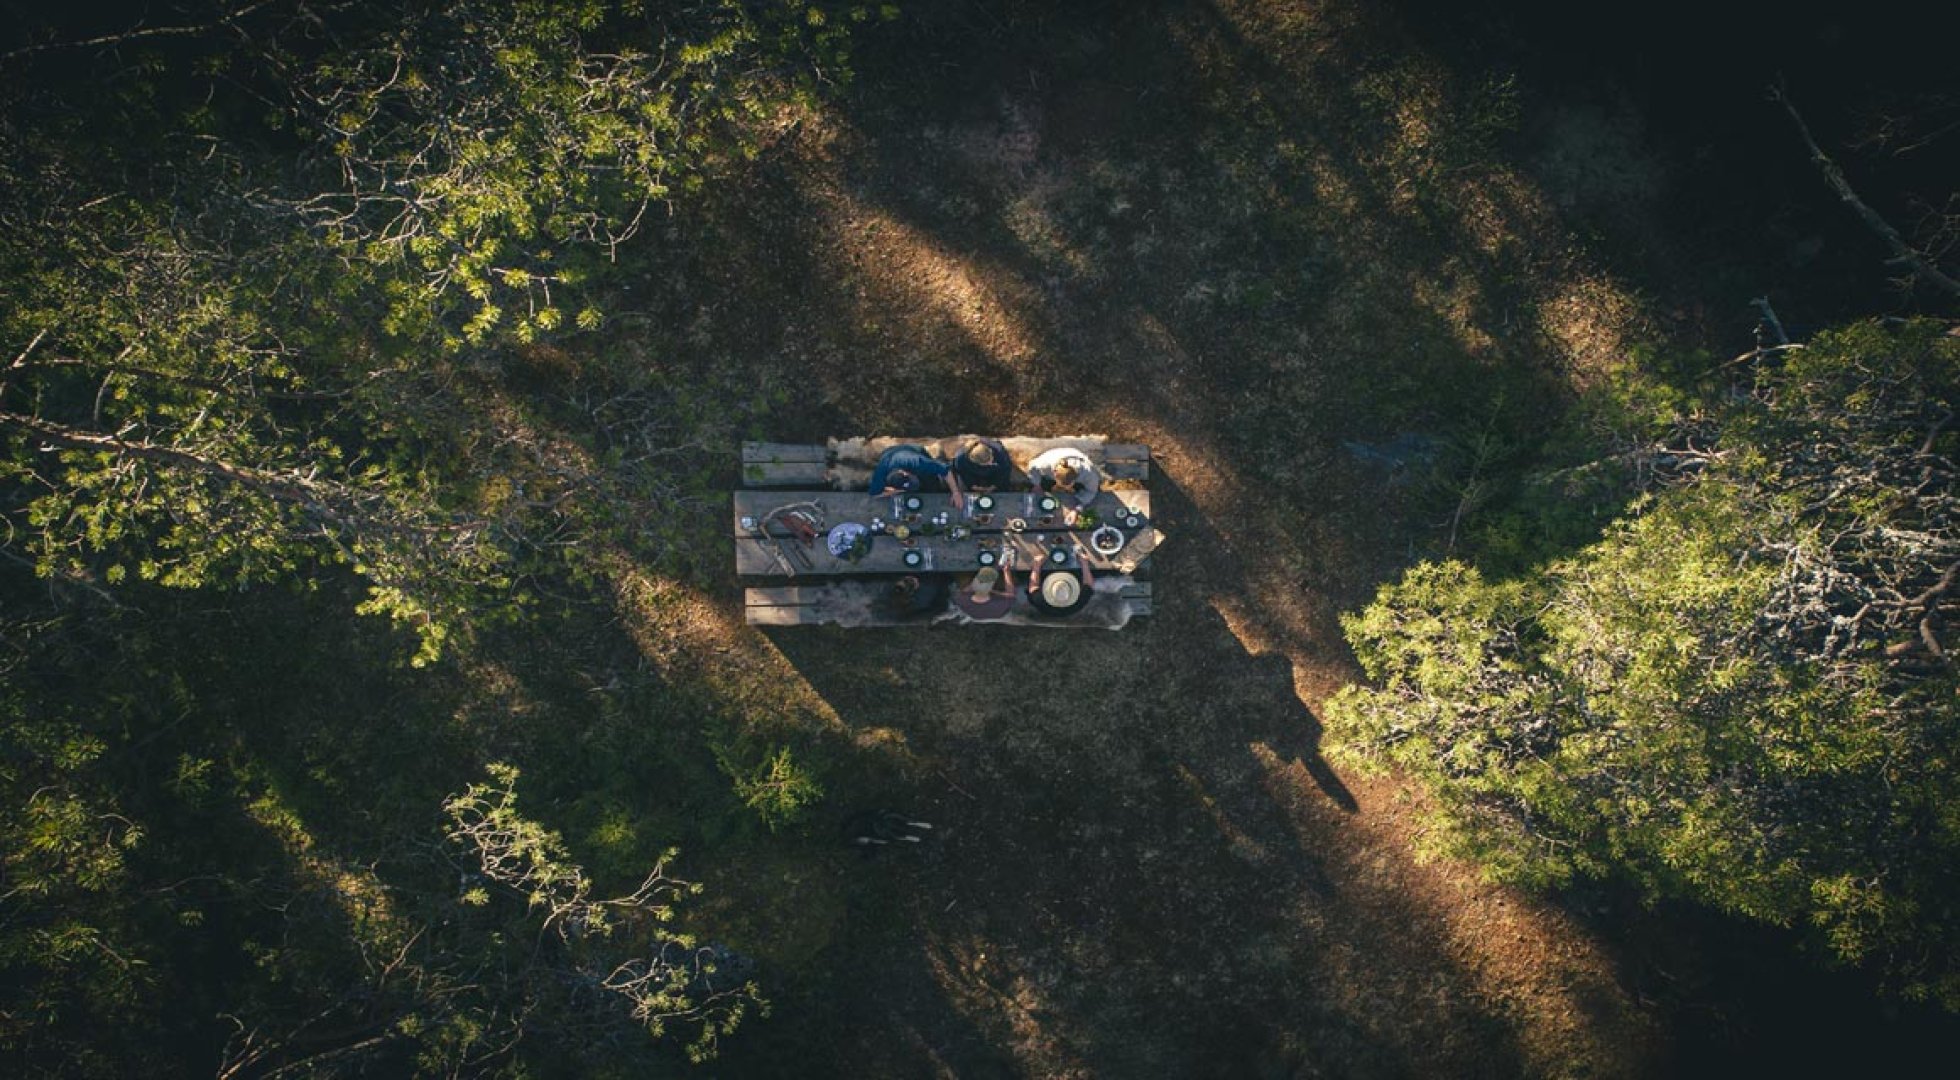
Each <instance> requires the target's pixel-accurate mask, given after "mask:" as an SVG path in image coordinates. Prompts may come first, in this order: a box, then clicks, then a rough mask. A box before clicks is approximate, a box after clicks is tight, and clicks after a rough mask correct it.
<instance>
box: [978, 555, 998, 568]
mask: <svg viewBox="0 0 1960 1080" xmlns="http://www.w3.org/2000/svg"><path fill="white" fill-rule="evenodd" d="M999 561H1000V557H999V556H997V555H995V554H994V553H993V552H991V551H983V552H981V553H980V565H981V566H992V565H993V564H995V563H996V562H999Z"/></svg>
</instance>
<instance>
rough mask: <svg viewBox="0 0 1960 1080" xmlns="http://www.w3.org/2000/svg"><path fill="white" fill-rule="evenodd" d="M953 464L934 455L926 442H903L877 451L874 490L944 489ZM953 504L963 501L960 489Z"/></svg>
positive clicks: (884, 492) (877, 493)
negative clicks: (915, 444) (924, 443)
mask: <svg viewBox="0 0 1960 1080" xmlns="http://www.w3.org/2000/svg"><path fill="white" fill-rule="evenodd" d="M952 471H953V467H952V466H950V465H948V464H946V463H945V462H943V461H940V460H939V459H938V458H935V457H933V456H932V453H931V451H928V450H927V449H926V448H925V447H923V446H914V445H912V444H911V443H901V444H899V445H898V446H894V447H890V448H888V449H887V450H886V451H885V452H884V453H882V454H879V455H878V467H877V468H875V469H872V470H871V489H870V490H871V494H872V495H874V496H879V497H883V496H887V495H901V494H910V493H912V492H922V491H945V490H946V479H947V477H948V476H950V475H952ZM953 505H955V506H959V505H961V502H960V498H959V495H958V493H957V489H955V494H954V496H953Z"/></svg>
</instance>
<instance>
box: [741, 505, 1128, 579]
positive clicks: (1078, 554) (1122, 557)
mask: <svg viewBox="0 0 1960 1080" xmlns="http://www.w3.org/2000/svg"><path fill="white" fill-rule="evenodd" d="M1032 496H1033V493H1031V492H1021V491H1013V492H1001V493H998V494H996V495H995V499H996V500H997V502H996V506H995V510H994V513H993V514H992V515H990V516H989V515H985V514H976V516H974V517H972V518H966V517H964V516H963V515H962V514H961V513H960V512H959V511H957V510H954V509H952V499H951V496H948V495H943V494H940V495H920V496H918V498H919V501H920V508H919V510H918V512H917V513H916V514H914V515H911V516H910V517H908V518H906V519H905V520H907V521H908V522H912V523H914V524H916V523H918V522H925V521H929V520H930V519H931V518H932V517H933V516H934V515H936V514H938V513H939V512H941V511H946V512H947V513H948V514H949V515H950V520H951V523H952V524H956V525H963V526H965V527H966V528H968V529H970V530H971V533H970V535H968V536H966V537H964V538H963V539H959V540H954V539H951V538H950V537H949V536H947V535H946V534H945V533H944V532H943V531H942V532H939V533H938V534H937V535H931V536H923V535H914V536H913V537H911V538H910V539H909V540H908V541H904V542H901V541H899V540H898V539H897V538H895V537H894V536H893V535H891V534H890V533H889V532H887V533H885V534H884V535H880V536H874V537H873V538H872V541H871V549H870V550H869V551H868V552H866V553H865V554H864V556H863V557H861V558H859V559H856V560H849V559H841V558H838V557H836V556H834V555H832V554H831V553H830V551H829V549H828V548H827V547H825V545H824V537H823V536H818V537H817V538H816V541H815V542H814V543H813V544H811V545H810V546H807V547H806V546H804V545H803V544H802V543H801V542H799V541H797V540H793V539H784V540H782V541H781V543H780V545H779V544H778V543H776V542H774V541H763V540H759V539H756V538H755V535H754V533H753V532H751V531H750V530H748V529H746V528H744V527H743V526H742V524H741V519H742V518H743V517H749V518H754V519H758V520H759V519H760V518H762V516H763V515H765V514H767V513H769V512H770V511H771V510H774V509H776V508H778V507H783V506H794V505H796V504H799V503H816V504H818V505H819V506H820V507H821V508H822V511H823V513H822V516H823V523H824V528H826V529H829V528H833V527H835V526H837V525H840V524H842V523H844V522H857V523H859V524H864V525H869V524H870V522H871V519H872V517H873V516H877V517H879V518H882V519H883V520H884V521H885V522H886V524H887V526H890V525H895V524H897V523H898V520H897V519H895V518H894V517H893V512H892V511H893V500H892V499H891V498H881V499H874V498H872V497H871V496H870V495H868V494H865V493H863V492H836V491H819V492H793V491H790V492H785V491H738V492H735V496H734V506H733V508H732V513H731V514H730V519H729V526H730V528H731V530H732V531H733V533H734V536H735V572H736V573H738V574H744V575H750V576H757V577H790V576H796V577H803V576H811V577H816V576H826V575H856V574H900V573H907V572H928V571H936V572H955V573H957V572H968V573H970V572H972V571H975V570H978V569H979V568H980V567H981V566H983V565H987V563H986V562H984V561H983V558H982V555H983V553H987V554H990V555H992V556H993V558H994V559H995V560H996V562H998V560H999V559H1000V558H1002V557H1003V553H1004V552H1006V551H1007V550H1009V549H1013V550H1015V551H1016V552H1018V555H1017V559H1018V565H1019V567H1020V568H1021V571H1022V572H1024V573H1025V572H1026V571H1027V570H1028V569H1029V568H1030V567H1032V565H1033V560H1034V559H1035V558H1037V557H1040V555H1039V554H1038V553H1039V552H1045V551H1047V550H1049V549H1050V548H1051V546H1054V545H1060V546H1062V547H1064V548H1066V549H1067V550H1068V551H1069V555H1068V558H1067V561H1066V562H1064V563H1055V564H1052V565H1056V566H1065V567H1069V568H1073V567H1074V566H1076V560H1077V559H1082V558H1086V559H1087V560H1088V562H1089V565H1090V566H1091V567H1092V568H1094V569H1095V570H1097V571H1098V572H1105V571H1106V572H1115V573H1129V572H1130V571H1132V570H1134V569H1135V568H1136V566H1137V564H1138V563H1140V562H1142V561H1143V559H1144V558H1145V557H1146V556H1148V555H1149V554H1150V552H1151V551H1153V550H1155V548H1156V547H1157V545H1158V544H1159V543H1160V542H1162V540H1163V534H1161V533H1159V532H1158V531H1157V530H1156V529H1155V528H1154V527H1153V526H1152V525H1151V523H1150V493H1149V492H1147V491H1105V492H1102V493H1100V494H1099V495H1098V496H1097V498H1096V501H1095V502H1094V503H1092V504H1091V505H1090V508H1091V509H1092V510H1094V511H1095V512H1096V514H1097V516H1098V517H1099V519H1100V521H1101V523H1103V524H1111V525H1115V526H1116V527H1117V528H1119V529H1121V530H1122V531H1123V533H1124V536H1125V541H1126V542H1125V544H1124V545H1123V547H1122V548H1121V549H1120V550H1118V551H1117V552H1115V553H1114V554H1112V555H1102V554H1100V553H1097V552H1094V551H1092V550H1090V548H1089V531H1088V530H1072V529H1070V528H1069V527H1068V526H1066V525H1064V524H1062V520H1061V516H1060V514H1059V513H1058V514H1055V515H1053V516H1052V517H1051V518H1050V519H1049V520H1047V521H1045V522H1044V521H1043V520H1042V518H1041V515H1040V510H1039V508H1038V507H1036V508H1035V512H1034V513H1035V516H1033V517H1030V518H1028V519H1027V522H1028V525H1027V531H1026V532H1023V533H1020V534H1016V533H1013V532H1010V531H1008V524H1007V523H1008V521H1009V520H1010V519H1012V518H1016V517H1021V516H1022V512H1023V511H1024V510H1025V509H1027V507H1028V505H1029V500H1030V498H1032ZM1132 512H1134V513H1135V514H1136V515H1137V516H1138V518H1139V523H1138V526H1137V527H1136V528H1134V529H1132V528H1127V527H1125V526H1124V525H1123V522H1122V520H1121V518H1122V517H1123V516H1124V515H1126V514H1128V513H1132ZM773 533H774V534H775V535H781V534H782V530H781V529H780V528H778V529H776V530H773ZM907 553H916V555H917V561H916V564H915V563H913V562H908V561H907V559H906V556H907ZM799 554H800V555H801V556H802V557H801V558H799V557H798V555H799ZM779 555H780V556H781V559H782V560H786V562H787V565H785V562H784V561H779V558H778V556H779ZM928 559H930V561H931V562H930V565H927V560H928Z"/></svg>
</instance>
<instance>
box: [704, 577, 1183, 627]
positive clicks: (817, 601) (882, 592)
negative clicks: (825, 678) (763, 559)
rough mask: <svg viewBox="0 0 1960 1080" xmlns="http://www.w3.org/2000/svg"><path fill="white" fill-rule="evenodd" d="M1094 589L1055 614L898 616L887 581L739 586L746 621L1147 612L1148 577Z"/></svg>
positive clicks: (1028, 621) (853, 623)
mask: <svg viewBox="0 0 1960 1080" xmlns="http://www.w3.org/2000/svg"><path fill="white" fill-rule="evenodd" d="M1097 584H1098V586H1099V587H1098V589H1097V591H1096V595H1095V596H1093V597H1091V599H1090V602H1089V604H1087V605H1084V607H1083V609H1082V610H1081V611H1079V612H1077V613H1076V614H1074V615H1071V616H1068V617H1066V618H1061V619H1053V618H1046V617H1043V616H1041V615H1038V614H1036V613H1035V611H1034V608H1033V606H1032V605H1031V604H1029V603H1028V602H1027V601H1026V600H1022V599H1017V601H1016V603H1015V605H1014V607H1013V608H1012V609H1010V610H1009V612H1008V613H1007V614H1006V615H1004V616H1002V617H1001V618H999V619H986V620H975V619H969V618H967V617H966V615H965V614H964V613H962V612H960V611H959V609H958V608H957V607H953V606H950V605H949V606H948V608H947V610H946V611H945V612H943V613H941V614H939V615H937V616H935V617H914V618H902V617H900V616H898V615H897V614H895V613H893V612H892V611H890V610H889V609H888V608H887V607H886V606H885V604H884V603H883V599H884V597H885V596H886V594H887V593H889V591H890V589H891V582H890V581H878V580H863V579H860V580H855V581H838V582H832V583H830V584H826V585H770V586H761V587H756V588H751V589H747V590H745V591H744V595H743V600H744V603H745V611H744V614H745V615H746V617H747V620H748V624H749V625H750V626H826V625H828V626H850V627H861V626H870V627H879V626H921V625H930V624H932V623H936V622H960V623H972V622H990V623H999V624H1001V625H1003V626H1052V627H1056V628H1078V629H1104V630H1115V629H1120V628H1121V627H1122V626H1124V625H1125V624H1127V623H1128V622H1129V620H1130V619H1132V618H1135V617H1137V616H1141V615H1149V614H1150V594H1151V587H1150V582H1148V581H1137V580H1134V579H1131V578H1124V577H1120V576H1119V577H1116V578H1113V579H1109V580H1107V581H1105V580H1104V579H1100V578H1099V579H1097Z"/></svg>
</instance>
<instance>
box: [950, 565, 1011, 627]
mask: <svg viewBox="0 0 1960 1080" xmlns="http://www.w3.org/2000/svg"><path fill="white" fill-rule="evenodd" d="M953 605H954V606H955V607H957V608H959V609H960V610H961V611H963V612H965V613H966V616H967V618H969V619H976V620H982V621H984V620H988V619H998V618H1000V617H1001V616H1003V615H1005V614H1007V612H1008V609H1010V608H1012V607H1013V606H1014V585H1013V583H1012V582H1009V581H1005V580H1002V578H1001V576H1000V571H999V570H996V569H994V568H993V567H991V566H983V567H981V568H980V572H979V573H977V574H975V575H973V578H972V580H970V581H968V582H967V583H966V584H965V585H964V586H962V587H961V588H960V591H959V592H958V593H956V594H954V596H953Z"/></svg>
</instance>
